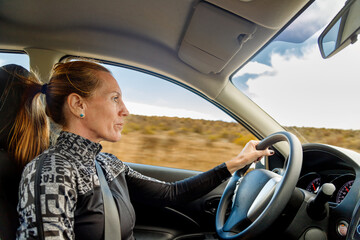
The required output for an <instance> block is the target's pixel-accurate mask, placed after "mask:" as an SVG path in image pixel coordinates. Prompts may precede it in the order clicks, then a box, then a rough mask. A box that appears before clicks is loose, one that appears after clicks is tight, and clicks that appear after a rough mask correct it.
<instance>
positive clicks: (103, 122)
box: [82, 71, 129, 142]
mask: <svg viewBox="0 0 360 240" xmlns="http://www.w3.org/2000/svg"><path fill="white" fill-rule="evenodd" d="M97 75H98V77H99V78H100V86H99V87H98V88H97V89H96V90H95V92H94V94H93V96H91V97H90V98H88V99H86V100H85V102H86V109H85V113H84V114H85V116H84V118H83V119H82V120H83V121H84V126H85V127H86V128H87V132H88V134H89V135H88V136H89V139H90V140H92V141H93V142H100V141H102V140H105V141H110V142H116V141H119V140H120V138H121V131H122V129H123V125H124V118H125V117H126V116H128V115H129V111H128V110H127V108H126V106H125V104H124V102H123V100H122V94H121V90H120V87H119V85H118V83H117V81H116V80H115V78H114V77H113V76H112V75H111V74H110V73H107V72H102V71H99V72H98V73H97Z"/></svg>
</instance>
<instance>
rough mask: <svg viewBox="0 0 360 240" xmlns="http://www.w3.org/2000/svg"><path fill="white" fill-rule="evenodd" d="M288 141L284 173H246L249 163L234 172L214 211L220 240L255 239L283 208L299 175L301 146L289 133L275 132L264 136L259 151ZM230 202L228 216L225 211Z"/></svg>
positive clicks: (260, 170) (254, 171)
mask: <svg viewBox="0 0 360 240" xmlns="http://www.w3.org/2000/svg"><path fill="white" fill-rule="evenodd" d="M280 141H287V142H288V143H289V147H290V152H289V157H288V160H287V162H286V163H285V165H286V166H285V171H284V174H283V176H280V175H278V174H276V173H274V172H271V171H269V170H264V169H256V170H253V171H251V172H249V173H248V174H246V175H245V176H244V174H245V172H246V170H247V169H248V168H249V166H247V167H245V168H243V169H240V170H238V171H236V172H235V173H234V175H233V176H232V178H231V179H230V180H229V183H228V185H227V186H226V188H225V190H224V193H223V195H222V197H221V200H220V203H219V207H218V209H217V212H216V220H215V224H216V232H217V233H218V235H219V237H220V238H222V239H240V238H241V239H254V238H256V237H258V236H259V235H260V234H261V233H263V232H264V231H265V230H266V229H267V227H268V226H270V225H271V224H272V223H273V222H274V221H275V220H276V218H277V217H278V216H279V215H280V214H281V212H282V211H283V210H284V208H285V206H286V204H287V203H288V202H289V200H290V197H291V194H292V193H293V191H294V189H295V186H296V183H297V181H298V179H299V176H300V171H301V166H302V146H301V143H300V141H299V140H298V139H297V137H296V136H295V135H293V134H292V133H289V132H278V133H274V134H272V135H270V136H268V137H267V138H265V139H263V140H262V141H261V142H260V143H259V144H258V145H257V149H258V150H263V149H266V148H267V147H270V146H271V145H273V144H275V143H277V142H280ZM231 201H232V206H231V211H230V215H229V217H228V218H227V219H226V221H225V216H226V212H227V209H228V206H229V204H230V202H231Z"/></svg>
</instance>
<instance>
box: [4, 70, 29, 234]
mask: <svg viewBox="0 0 360 240" xmlns="http://www.w3.org/2000/svg"><path fill="white" fill-rule="evenodd" d="M18 75H23V76H28V75H29V72H28V71H27V70H26V69H25V68H23V67H21V66H18V65H15V64H10V65H5V66H2V67H0V239H1V240H8V239H11V240H13V239H15V236H16V229H17V227H18V224H19V220H18V214H17V211H16V206H17V203H18V187H19V182H20V178H21V172H22V168H21V167H19V166H18V165H17V163H15V161H14V160H13V159H11V156H10V154H9V153H8V145H9V144H8V143H9V142H8V141H9V140H10V139H11V134H12V126H13V124H14V120H15V117H16V114H17V112H18V110H19V107H20V103H21V97H22V93H23V90H24V88H23V86H21V85H20V84H17V83H19V78H18Z"/></svg>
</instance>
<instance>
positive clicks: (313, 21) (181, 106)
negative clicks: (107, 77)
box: [0, 0, 360, 129]
mask: <svg viewBox="0 0 360 240" xmlns="http://www.w3.org/2000/svg"><path fill="white" fill-rule="evenodd" d="M342 5H343V1H338V0H317V1H315V3H314V4H313V5H312V6H310V8H309V9H308V11H306V12H305V13H304V14H303V15H301V16H300V17H299V18H298V20H299V21H295V22H294V23H293V24H291V25H290V26H289V27H288V29H287V30H285V31H284V32H283V33H282V34H281V35H279V36H278V37H277V38H276V39H275V41H274V42H273V43H271V44H270V45H269V46H268V47H267V48H266V49H264V51H262V52H261V53H260V54H258V55H257V56H256V57H255V58H254V59H253V60H252V61H251V62H249V63H248V64H247V65H246V66H245V67H243V68H241V69H240V70H239V71H238V72H237V73H236V74H235V75H234V76H233V79H232V80H233V83H234V84H235V86H237V87H238V88H239V89H240V90H242V91H243V92H244V93H245V94H246V95H247V96H248V97H249V98H251V99H252V100H253V101H254V102H255V103H257V104H258V105H259V106H260V107H261V108H263V109H264V110H265V111H266V112H268V113H269V114H270V115H271V116H272V117H273V118H274V119H275V120H277V121H278V122H279V123H280V124H282V125H284V126H299V127H303V126H305V127H319V128H340V129H360V108H359V107H358V106H357V105H358V104H359V103H360V94H359V92H360V77H359V74H358V72H355V71H357V69H358V68H359V67H360V65H359V62H360V59H359V58H360V43H356V44H354V45H351V46H348V47H347V48H346V49H344V50H343V51H342V52H340V53H338V54H337V55H335V56H333V57H331V58H330V59H326V60H324V59H322V58H321V56H320V52H319V49H318V46H317V37H318V36H319V34H320V33H321V31H322V30H323V26H324V25H326V23H328V22H329V21H330V20H331V18H332V17H333V16H335V15H336V12H337V11H338V10H340V8H341V6H342ZM323 9H325V11H324V10H323ZM304 26H307V28H304ZM314 32H316V34H315V35H314V36H312V35H313V33H314ZM285 39H286V40H287V41H288V42H284V40H285ZM14 62H17V63H20V64H21V65H23V66H25V67H26V68H29V67H28V58H27V56H25V55H23V56H21V55H20V56H19V54H0V65H4V64H7V63H14ZM108 67H109V66H108ZM109 68H110V70H111V71H112V73H113V75H114V76H115V78H116V79H117V80H118V82H119V85H120V87H121V89H122V91H123V95H124V101H125V103H126V104H127V106H128V108H129V110H130V113H133V114H142V115H165V116H178V117H191V118H196V119H209V120H223V121H233V120H232V119H231V118H230V117H229V116H227V115H226V114H225V113H224V112H222V111H221V110H219V109H218V108H216V107H215V106H213V105H212V104H211V103H208V102H206V101H204V100H203V99H201V97H199V96H197V95H195V94H193V93H190V92H189V91H187V90H185V89H183V88H181V87H178V86H174V84H172V83H169V82H167V81H165V80H163V79H156V78H155V77H153V76H149V75H145V74H143V73H137V72H134V71H132V70H128V69H120V68H116V67H112V66H111V67H109Z"/></svg>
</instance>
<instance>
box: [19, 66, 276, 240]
mask: <svg viewBox="0 0 360 240" xmlns="http://www.w3.org/2000/svg"><path fill="white" fill-rule="evenodd" d="M24 82H25V83H26V84H27V85H28V91H27V92H26V96H25V98H26V99H27V104H24V106H23V108H24V109H25V108H26V109H27V110H28V111H29V112H32V111H34V109H33V107H34V106H35V105H34V104H32V101H33V99H34V97H36V96H38V95H40V94H44V95H45V98H46V107H45V109H46V114H47V115H48V116H49V117H50V118H51V119H52V120H53V121H54V122H55V123H57V124H58V125H59V126H60V127H61V129H62V131H61V133H60V135H59V137H58V139H57V141H56V144H54V145H53V146H50V147H49V148H48V149H47V150H45V151H44V152H42V153H41V154H40V155H39V156H37V157H36V158H35V159H34V160H32V161H31V162H30V163H28V164H27V165H26V167H25V169H24V171H23V174H22V179H21V182H20V190H19V191H20V193H19V194H20V195H19V197H20V199H19V204H18V212H19V215H20V227H19V228H18V231H17V238H18V239H34V238H45V239H74V238H75V237H76V239H104V228H105V223H104V222H105V220H104V219H105V217H104V204H103V201H104V200H103V195H102V190H101V186H100V183H99V177H98V176H99V172H98V171H99V170H97V168H96V164H99V166H100V167H101V170H100V171H103V173H104V175H105V178H106V182H107V184H108V186H109V188H110V190H111V193H112V196H113V198H114V200H115V205H116V208H117V209H116V211H117V213H118V216H119V218H120V228H121V238H122V239H134V236H133V228H134V226H135V212H134V209H133V206H132V203H131V202H132V201H133V202H134V201H138V202H142V203H146V204H148V205H169V204H171V205H173V204H178V203H182V202H188V201H191V200H194V199H196V198H198V197H200V196H202V195H204V194H206V193H208V192H209V191H211V190H212V189H214V188H215V187H216V186H218V185H219V184H220V183H222V182H223V181H225V180H226V179H228V178H229V177H230V176H231V174H232V173H233V172H235V171H236V170H238V169H241V168H243V167H244V166H246V165H248V164H250V163H252V162H253V161H256V160H258V159H259V158H261V157H262V156H269V155H272V154H273V151H271V150H269V149H266V150H263V151H258V150H256V148H255V147H256V145H257V144H258V142H257V141H250V142H249V143H248V144H247V145H246V146H245V147H244V149H243V150H242V151H241V152H240V153H239V155H237V156H236V157H234V158H233V159H231V160H229V161H227V162H225V163H222V164H220V165H219V166H216V167H215V168H213V169H211V170H209V171H207V172H204V173H201V174H199V175H197V176H194V177H191V178H188V179H185V180H182V181H177V182H174V183H168V182H162V181H159V180H156V179H153V178H150V177H146V176H144V175H142V174H140V173H138V172H136V171H134V170H133V169H131V168H130V167H128V166H127V165H126V164H124V163H123V162H122V161H120V160H119V159H118V158H117V157H116V156H114V155H112V154H108V153H103V152H100V151H101V149H102V147H101V145H100V142H101V141H111V142H116V141H119V140H120V138H121V131H122V129H123V126H124V119H125V118H126V117H127V116H128V115H129V111H128V109H127V108H126V106H125V104H124V102H123V100H122V93H121V89H120V87H119V85H118V83H117V81H116V80H115V78H114V77H113V76H112V74H111V73H110V72H109V70H107V69H106V68H104V67H103V66H101V65H99V64H97V63H94V62H90V61H71V62H67V63H59V64H56V65H55V67H54V69H53V73H52V75H51V77H50V81H49V83H47V84H44V85H40V84H39V83H38V82H37V81H31V80H27V81H24ZM37 111H39V109H37ZM42 111H43V110H42ZM26 121H27V119H24V120H23V124H26ZM37 137H38V136H34V138H37ZM37 176H40V177H37ZM37 179H40V180H39V182H38V184H39V185H37V182H36V181H37ZM36 199H38V201H37V200H36ZM37 209H40V210H37ZM39 225H40V226H39Z"/></svg>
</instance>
